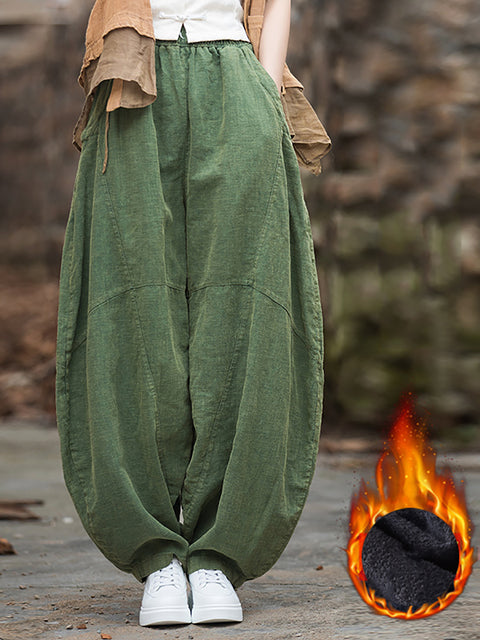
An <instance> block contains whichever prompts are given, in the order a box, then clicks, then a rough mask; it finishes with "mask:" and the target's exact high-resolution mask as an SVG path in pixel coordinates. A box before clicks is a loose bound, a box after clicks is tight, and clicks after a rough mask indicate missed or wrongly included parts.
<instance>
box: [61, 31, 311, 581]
mask: <svg viewBox="0 0 480 640" xmlns="http://www.w3.org/2000/svg"><path fill="white" fill-rule="evenodd" d="M155 52H156V74H157V90H158V97H157V98H156V100H155V102H154V103H153V104H151V105H149V106H147V107H143V108H136V109H128V108H119V109H117V110H115V111H112V112H111V113H110V114H109V118H110V121H109V128H108V132H107V134H106V133H105V117H106V111H105V107H106V101H107V99H108V95H109V90H110V87H111V83H112V80H106V81H103V82H102V83H101V84H100V85H99V87H98V88H97V91H96V94H95V98H94V103H93V107H92V111H91V113H90V117H89V120H88V122H87V126H86V128H85V129H84V131H83V133H82V141H83V146H82V151H81V154H80V158H79V164H78V169H77V175H76V179H75V185H74V190H73V196H72V203H71V208H70V213H69V218H68V221H67V225H66V231H65V239H64V246H63V253H62V263H61V270H60V281H59V306H58V329H57V332H58V333H57V372H56V410H57V424H58V430H59V435H60V446H61V454H62V465H63V474H64V479H65V483H66V487H67V489H68V491H69V493H70V495H71V497H72V500H73V503H74V506H75V508H76V510H77V512H78V514H79V516H80V519H81V521H82V524H83V526H84V527H85V530H86V532H87V533H88V535H89V536H90V538H91V539H92V540H93V542H94V543H95V544H96V545H97V547H98V548H99V549H100V551H101V552H102V553H103V554H104V556H105V557H106V558H108V560H109V561H111V562H112V563H113V564H114V565H115V566H116V567H118V568H119V569H121V570H123V571H126V572H129V573H131V574H133V576H135V578H137V580H139V581H140V582H142V581H143V580H144V579H145V578H146V576H147V575H148V574H150V573H151V572H153V571H155V570H157V569H161V568H163V567H165V566H166V565H168V564H169V562H170V561H171V559H172V557H173V556H174V555H176V556H177V557H178V558H179V560H180V561H181V562H182V563H183V564H184V566H185V568H186V569H187V571H188V572H192V571H195V570H196V569H199V568H218V569H221V570H223V572H224V573H225V574H226V575H227V576H228V578H229V579H230V581H231V582H232V584H233V585H234V587H235V588H238V587H239V586H240V585H241V584H243V582H245V581H246V580H251V579H253V578H256V577H258V576H260V575H263V574H264V573H265V572H266V571H268V569H270V568H271V567H272V566H273V564H274V563H275V562H276V561H277V559H278V558H279V556H280V554H281V553H282V551H283V550H284V548H285V546H286V545H287V542H288V541H289V539H290V537H291V535H292V533H293V530H294V528H295V526H296V524H297V521H298V519H299V517H300V514H301V512H302V510H303V507H304V504H305V500H306V497H307V493H308V490H309V487H310V484H311V480H312V477H313V473H314V467H315V462H316V455H317V448H318V441H319V436H320V423H321V414H322V405H323V402H322V400H323V321H322V310H321V303H320V294H319V286H318V279H317V272H316V267H315V256H314V247H313V240H312V234H311V226H310V219H309V214H308V211H307V208H306V204H305V200H304V196H303V191H302V184H301V180H300V170H299V166H298V162H297V159H296V156H295V151H294V148H293V145H292V142H291V138H290V134H289V131H288V126H287V123H286V120H285V117H284V112H283V109H282V103H281V100H280V96H279V94H278V91H277V88H276V86H275V82H274V81H273V79H272V78H271V76H270V75H269V74H268V72H267V71H266V70H265V69H264V68H263V66H262V65H261V63H260V62H259V61H258V59H257V58H256V56H255V54H254V52H253V48H252V45H251V44H250V43H249V42H244V41H233V40H215V41H211V42H199V43H188V42H187V41H186V40H185V39H184V37H183V35H182V34H181V35H180V37H179V39H178V40H177V41H162V40H157V41H156V42H155ZM105 135H107V136H108V149H109V151H108V162H107V165H106V170H105V172H104V173H102V167H103V161H104V151H105ZM180 505H181V508H182V509H181V512H180ZM182 515H183V518H182Z"/></svg>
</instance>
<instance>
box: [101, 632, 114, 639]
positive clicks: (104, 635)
mask: <svg viewBox="0 0 480 640" xmlns="http://www.w3.org/2000/svg"><path fill="white" fill-rule="evenodd" d="M100 638H102V640H112V636H111V635H110V634H109V633H101V634H100Z"/></svg>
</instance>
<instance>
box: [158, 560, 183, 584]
mask: <svg viewBox="0 0 480 640" xmlns="http://www.w3.org/2000/svg"><path fill="white" fill-rule="evenodd" d="M172 585H173V586H177V587H179V586H181V583H180V576H179V571H178V568H177V567H176V566H175V564H174V563H173V562H171V563H170V564H169V565H168V566H167V567H164V568H163V569H158V570H157V571H155V572H154V574H153V576H152V584H151V588H152V590H153V591H158V590H159V589H160V588H161V587H165V586H172Z"/></svg>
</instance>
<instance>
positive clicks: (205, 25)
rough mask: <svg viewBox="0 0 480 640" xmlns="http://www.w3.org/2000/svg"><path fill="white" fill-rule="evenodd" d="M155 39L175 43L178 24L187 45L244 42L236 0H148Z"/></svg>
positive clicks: (243, 29)
mask: <svg viewBox="0 0 480 640" xmlns="http://www.w3.org/2000/svg"><path fill="white" fill-rule="evenodd" d="M150 4H151V6H152V16H153V31H154V34H155V38H156V39H157V40H177V38H178V36H179V35H180V30H181V28H182V24H184V25H185V31H186V33H187V41H188V42H200V41H201V40H246V41H247V42H250V40H249V38H248V36H247V32H246V31H245V27H244V26H243V8H242V5H241V4H240V0H176V1H175V0H150Z"/></svg>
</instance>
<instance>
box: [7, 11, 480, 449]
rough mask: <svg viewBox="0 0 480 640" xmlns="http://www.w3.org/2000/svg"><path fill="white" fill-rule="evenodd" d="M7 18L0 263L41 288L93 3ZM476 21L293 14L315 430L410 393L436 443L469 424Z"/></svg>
mask: <svg viewBox="0 0 480 640" xmlns="http://www.w3.org/2000/svg"><path fill="white" fill-rule="evenodd" d="M11 4H12V6H16V7H17V18H16V19H15V20H13V21H12V20H10V22H8V21H7V20H6V19H4V20H3V25H4V26H3V27H2V28H1V30H0V62H1V64H0V83H1V92H0V114H1V117H0V144H1V148H2V156H1V159H0V176H1V185H0V198H1V202H2V216H1V219H0V232H1V234H0V263H2V264H13V265H14V266H15V268H16V269H17V270H19V269H21V268H23V267H24V266H25V265H27V266H28V265H34V266H35V270H36V273H37V276H38V273H41V274H44V275H43V276H42V277H45V278H50V279H51V278H54V277H56V276H57V274H58V268H59V263H60V251H61V244H62V239H63V233H64V227H65V223H66V218H67V215H68V208H69V203H70V198H71V191H72V187H73V180H74V174H75V169H76V165H77V162H78V156H79V154H78V152H77V151H76V150H75V149H74V148H73V147H72V145H71V133H72V129H73V125H74V123H75V120H76V117H77V115H78V113H79V111H80V108H81V105H82V101H83V94H82V92H81V89H80V88H79V87H78V85H77V84H76V77H77V74H78V71H79V66H80V61H81V56H82V55H83V38H84V30H85V26H86V20H87V16H88V11H89V9H90V7H91V5H92V2H91V1H88V2H87V1H86V0H85V1H84V0H82V1H79V2H74V0H71V2H68V0H65V2H63V3H60V4H59V3H57V4H58V7H57V9H56V12H57V13H56V14H55V15H56V16H57V18H55V20H52V19H51V16H52V13H50V14H48V16H50V19H49V18H48V16H47V14H46V13H45V12H44V13H43V14H42V11H40V12H39V11H37V14H34V13H32V11H31V9H30V11H27V12H24V18H23V19H21V18H19V17H18V7H19V6H24V7H25V6H27V8H28V2H27V0H22V2H16V3H11ZM45 4H48V6H49V7H50V9H49V10H50V11H51V7H52V3H51V2H49V3H45V2H43V3H42V2H41V0H36V3H35V6H36V7H37V9H38V7H42V6H43V5H45ZM32 6H33V5H32ZM62 12H63V14H62ZM40 14H42V15H43V17H41V16H40ZM35 15H36V16H37V17H34V16H35ZM62 15H63V18H61V16H62ZM25 16H29V19H28V20H27V19H26V18H25ZM39 16H40V17H39ZM45 16H47V17H45ZM58 16H60V18H59V17H58ZM0 17H1V16H0ZM479 18H480V2H479V0H450V1H449V2H447V1H446V0H403V1H402V2H396V3H393V2H385V1H384V0H292V29H291V37H290V46H289V54H288V62H289V65H290V67H291V69H292V71H293V72H294V73H295V74H296V75H298V77H299V78H300V79H301V80H302V82H303V83H304V85H305V93H306V94H307V96H308V97H309V99H310V100H311V101H312V103H313V104H314V106H315V108H316V110H317V112H318V114H319V116H320V117H321V119H322V120H323V122H324V124H325V126H326V128H327V130H328V132H329V134H330V136H331V138H332V142H333V148H332V150H331V152H330V153H329V154H328V155H327V156H326V157H325V159H324V161H323V173H322V174H321V175H320V176H318V177H315V176H312V175H311V174H308V173H307V172H303V171H302V181H303V183H304V188H305V198H306V201H307V204H308V207H309V211H310V214H311V220H312V228H313V234H314V242H315V247H316V251H317V264H318V272H319V280H320V286H321V294H322V300H323V307H324V314H325V341H326V365H325V373H326V388H325V422H326V423H327V424H329V425H336V426H338V427H342V426H344V425H366V426H372V427H388V426H389V424H390V418H391V415H392V412H393V410H394V408H395V407H396V405H397V403H398V401H399V398H400V396H401V394H402V393H403V392H404V391H405V390H407V389H411V390H412V391H413V392H414V393H416V394H417V396H418V402H419V405H421V406H423V407H425V408H426V409H427V410H428V411H429V412H430V413H431V414H432V423H433V426H434V428H435V429H438V430H440V431H441V430H443V432H446V431H448V430H450V432H452V431H453V430H455V433H456V434H458V437H464V438H465V439H467V440H468V438H469V437H470V434H471V433H472V432H473V431H474V430H475V427H478V424H479V423H480V400H479V398H480V382H479V380H480V375H479V374H480V350H479V347H480V329H479V327H480V227H479V214H478V211H477V207H478V202H479V195H480V171H479V166H480V109H479V102H480V74H479V73H478V70H479V68H480V46H479V41H478V25H479ZM22 20H23V22H22ZM62 20H63V22H62ZM7 22H8V24H7ZM57 47H58V50H59V51H60V52H61V55H60V56H55V55H54V53H53V52H54V51H55V50H57ZM453 428H454V429H453Z"/></svg>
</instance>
